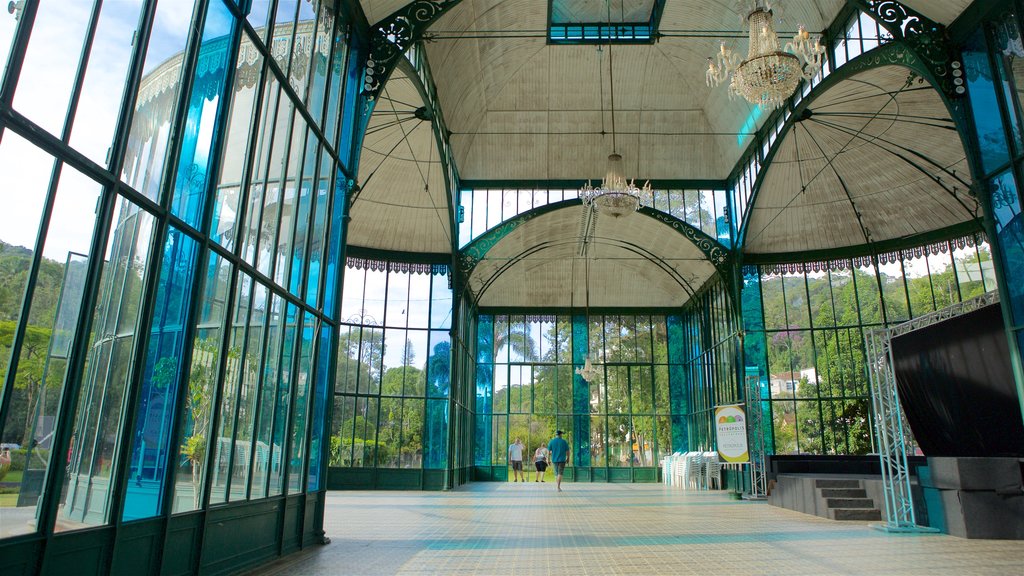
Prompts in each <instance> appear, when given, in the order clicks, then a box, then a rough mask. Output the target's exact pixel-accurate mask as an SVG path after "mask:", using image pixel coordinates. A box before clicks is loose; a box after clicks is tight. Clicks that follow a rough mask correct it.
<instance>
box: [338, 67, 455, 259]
mask: <svg viewBox="0 0 1024 576" xmlns="http://www.w3.org/2000/svg"><path fill="white" fill-rule="evenodd" d="M423 107H424V104H423V98H422V97H421V95H420V92H419V91H418V90H417V85H416V84H415V83H414V81H413V80H412V79H410V78H409V76H407V75H406V73H405V71H404V68H402V67H399V68H397V69H396V70H395V72H394V73H393V74H392V76H391V80H390V81H389V82H388V83H387V85H385V87H384V90H383V92H382V93H381V96H380V99H379V100H378V102H377V104H376V106H375V108H374V111H373V115H372V116H371V117H370V122H369V125H368V127H367V129H366V136H365V138H364V140H363V148H362V152H361V159H360V161H359V180H358V182H359V185H360V187H361V190H359V192H358V193H357V195H356V197H355V201H354V203H353V204H352V222H351V224H350V225H349V231H348V243H349V244H350V245H352V246H359V247H363V248H375V249H380V250H394V251H404V252H436V253H448V252H451V247H452V243H451V225H450V222H449V210H448V201H447V198H446V192H445V188H446V186H445V179H444V170H443V169H442V165H441V160H440V156H439V154H438V151H437V141H436V139H435V137H434V132H433V128H432V127H431V123H430V121H429V120H428V119H426V118H427V117H426V116H425V115H424V113H423V112H420V113H419V115H417V110H418V109H420V108H423Z"/></svg>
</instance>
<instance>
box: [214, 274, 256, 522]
mask: <svg viewBox="0 0 1024 576" xmlns="http://www.w3.org/2000/svg"><path fill="white" fill-rule="evenodd" d="M251 298H252V278H251V277H249V276H248V275H247V274H244V273H243V274H239V276H238V282H237V286H236V287H235V301H234V310H233V312H232V314H231V317H230V325H229V326H228V328H227V329H228V331H229V332H230V337H229V338H230V340H229V341H228V351H227V358H226V360H225V363H226V366H225V368H224V383H223V387H222V392H221V397H222V400H221V403H220V406H221V414H220V424H219V426H218V428H217V435H216V436H215V438H216V442H215V443H214V446H213V449H214V451H215V453H214V457H213V470H211V471H210V473H211V474H213V490H212V492H211V493H210V502H211V503H214V504H215V503H220V502H227V499H228V495H227V488H228V485H229V484H230V485H232V486H234V487H236V488H237V487H238V486H239V485H240V486H241V488H242V489H243V490H244V488H245V479H244V478H242V479H237V478H235V477H234V476H235V474H237V473H238V472H239V471H240V470H241V469H243V468H244V469H245V470H246V471H248V466H246V465H245V464H244V462H245V460H241V459H240V458H242V457H244V458H246V459H247V457H248V450H245V449H242V450H241V451H240V452H241V453H238V452H235V451H234V448H235V446H234V437H235V422H236V420H237V419H238V417H239V410H238V408H239V396H240V388H239V387H240V384H241V382H242V379H243V372H244V371H245V368H246V366H245V362H244V360H245V358H244V354H243V349H244V346H245V337H246V334H245V324H246V318H247V317H248V313H249V306H250V304H251ZM244 377H246V378H247V377H248V374H245V376H244ZM246 409H248V407H246Z"/></svg>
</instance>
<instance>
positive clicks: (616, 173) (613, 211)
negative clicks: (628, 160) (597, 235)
mask: <svg viewBox="0 0 1024 576" xmlns="http://www.w3.org/2000/svg"><path fill="white" fill-rule="evenodd" d="M607 9H608V23H609V25H610V24H611V11H612V8H611V0H608V1H607ZM606 47H607V49H608V86H609V95H610V99H611V113H612V153H611V154H609V155H608V164H607V167H606V169H605V174H604V180H602V181H601V185H600V186H597V187H595V186H593V185H592V184H591V183H590V181H589V180H588V181H587V184H586V186H584V187H583V188H581V189H580V200H583V205H584V206H587V207H589V208H597V209H598V210H600V211H601V212H604V213H605V214H607V215H609V216H611V217H613V218H618V217H620V216H625V215H626V214H629V213H630V212H636V211H637V210H639V209H640V206H642V205H643V204H649V203H650V201H651V196H652V193H651V183H650V182H646V183H645V184H644V185H643V187H638V186H637V185H636V179H633V180H626V177H625V175H624V174H625V171H624V170H623V169H622V155H621V154H619V153H618V151H617V150H616V145H615V144H616V143H615V76H614V74H613V72H612V45H611V34H610V33H609V36H608V44H607V45H606ZM599 50H600V49H599ZM598 70H600V62H599V63H598ZM601 85H602V87H603V86H604V81H603V79H602V81H601ZM601 118H602V120H601V122H602V128H603V122H604V98H603V97H602V98H601ZM602 134H603V130H602Z"/></svg>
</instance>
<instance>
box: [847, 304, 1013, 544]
mask: <svg viewBox="0 0 1024 576" xmlns="http://www.w3.org/2000/svg"><path fill="white" fill-rule="evenodd" d="M998 303H999V292H997V291H992V292H988V293H986V294H982V295H981V296H978V297H977V298H972V299H970V300H966V301H964V302H959V303H957V304H953V305H952V306H948V307H946V308H943V309H942V310H938V311H936V312H932V313H931V314H926V315H924V316H921V317H919V318H914V319H913V320H910V321H908V322H904V323H902V324H898V325H896V326H892V327H889V328H881V329H877V330H872V331H870V332H867V333H866V334H865V335H864V346H865V353H866V354H867V363H868V375H869V376H870V381H871V404H872V408H873V411H874V419H875V441H876V449H877V450H878V457H879V460H880V461H881V464H882V492H883V496H884V499H885V515H886V522H885V524H881V525H878V526H875V527H876V528H879V529H881V530H885V531H887V532H937V531H938V530H936V529H934V528H927V527H924V526H918V525H917V518H916V516H915V514H914V501H913V497H912V495H911V492H910V471H909V467H908V465H907V439H906V429H907V425H906V416H905V415H904V413H903V409H902V408H901V407H900V398H899V394H898V393H897V390H896V375H895V372H894V370H893V367H892V364H893V359H892V339H893V338H895V337H896V336H902V335H904V334H908V333H910V332H913V331H915V330H919V329H921V328H926V327H928V326H931V325H933V324H937V323H939V322H942V321H944V320H948V319H950V318H955V317H957V316H961V315H963V314H966V313H968V312H972V311H974V310H978V309H980V308H984V307H986V306H990V305H993V304H998Z"/></svg>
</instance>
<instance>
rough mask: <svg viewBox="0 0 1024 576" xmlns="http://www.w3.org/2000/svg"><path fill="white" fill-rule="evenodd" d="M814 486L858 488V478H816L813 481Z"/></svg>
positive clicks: (859, 485) (859, 484)
mask: <svg viewBox="0 0 1024 576" xmlns="http://www.w3.org/2000/svg"><path fill="white" fill-rule="evenodd" d="M814 487H815V488H860V487H861V483H860V480H843V479H839V478H818V479H815V481H814Z"/></svg>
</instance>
